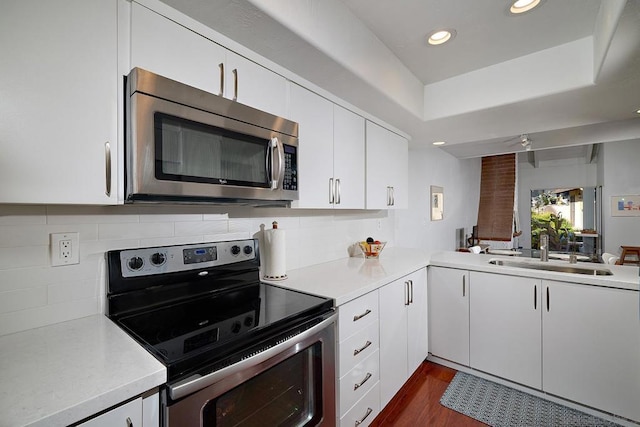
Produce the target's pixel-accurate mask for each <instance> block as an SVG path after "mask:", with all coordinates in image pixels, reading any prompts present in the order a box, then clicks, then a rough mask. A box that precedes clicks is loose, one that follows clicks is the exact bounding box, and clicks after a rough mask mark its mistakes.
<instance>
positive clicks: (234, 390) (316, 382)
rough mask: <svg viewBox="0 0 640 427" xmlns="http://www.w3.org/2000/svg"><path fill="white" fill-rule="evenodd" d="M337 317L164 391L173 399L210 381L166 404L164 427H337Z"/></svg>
mask: <svg viewBox="0 0 640 427" xmlns="http://www.w3.org/2000/svg"><path fill="white" fill-rule="evenodd" d="M336 319H337V315H335V314H334V315H332V316H331V317H329V318H328V319H326V320H324V321H323V322H321V323H319V324H318V325H316V326H314V327H313V328H311V329H309V330H307V331H305V332H303V333H301V334H299V335H298V336H296V337H293V338H291V339H289V340H287V341H285V342H283V343H280V344H277V345H275V346H273V347H271V348H269V349H268V350H266V351H264V352H262V353H259V354H257V355H255V356H252V357H250V358H248V359H245V360H243V361H242V362H239V363H237V364H235V365H232V366H229V367H227V368H224V369H222V370H220V371H216V372H214V373H213V374H211V377H209V376H205V377H200V378H194V379H191V380H188V381H182V382H181V383H180V384H177V385H175V386H173V387H172V386H171V385H169V388H168V390H166V391H165V392H166V393H169V395H171V396H173V397H174V399H175V398H176V397H177V396H182V395H183V394H184V393H185V392H189V391H191V390H192V389H193V388H198V387H200V385H202V383H205V384H206V383H211V384H210V385H207V386H206V387H205V388H202V389H200V390H198V391H195V392H193V393H192V394H189V395H187V396H186V397H183V398H182V399H180V400H178V401H176V402H174V403H172V404H168V405H167V406H166V408H165V413H164V415H165V425H166V426H169V427H177V426H181V427H182V426H184V427H191V426H193V427H195V426H198V427H214V426H216V427H224V426H260V427H262V426H324V425H326V426H333V425H335V424H336V368H335V364H336V362H335V358H336V355H335V334H336V332H335V329H336V326H335V324H336ZM212 382H213V383H212ZM166 400H168V399H166ZM165 403H166V402H165Z"/></svg>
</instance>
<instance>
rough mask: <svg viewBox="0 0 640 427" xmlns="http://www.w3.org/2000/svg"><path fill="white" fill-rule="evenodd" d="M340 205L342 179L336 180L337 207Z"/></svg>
mask: <svg viewBox="0 0 640 427" xmlns="http://www.w3.org/2000/svg"><path fill="white" fill-rule="evenodd" d="M339 204H340V179H336V205H339Z"/></svg>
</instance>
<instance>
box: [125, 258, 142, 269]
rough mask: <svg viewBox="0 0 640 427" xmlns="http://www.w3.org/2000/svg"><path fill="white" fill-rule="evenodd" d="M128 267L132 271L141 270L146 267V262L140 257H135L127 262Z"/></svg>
mask: <svg viewBox="0 0 640 427" xmlns="http://www.w3.org/2000/svg"><path fill="white" fill-rule="evenodd" d="M127 265H128V266H129V268H130V269H131V270H140V269H141V268H142V266H143V265H144V261H143V260H142V258H140V257H139V256H134V257H133V258H131V259H130V260H129V261H128V262H127Z"/></svg>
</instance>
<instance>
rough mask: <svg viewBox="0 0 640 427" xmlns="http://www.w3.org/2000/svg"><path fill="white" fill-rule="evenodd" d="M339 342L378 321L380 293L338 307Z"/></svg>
mask: <svg viewBox="0 0 640 427" xmlns="http://www.w3.org/2000/svg"><path fill="white" fill-rule="evenodd" d="M338 313H339V317H340V320H339V322H338V341H344V340H345V339H347V338H348V337H350V336H351V335H353V334H354V333H355V332H356V331H358V330H360V329H363V328H365V327H367V326H369V325H370V324H371V323H373V322H376V323H377V320H378V291H373V292H369V293H368V294H365V295H363V296H361V297H360V298H357V299H355V300H353V301H350V302H348V303H346V304H344V305H341V306H340V307H338Z"/></svg>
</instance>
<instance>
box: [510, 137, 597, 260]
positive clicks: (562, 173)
mask: <svg viewBox="0 0 640 427" xmlns="http://www.w3.org/2000/svg"><path fill="white" fill-rule="evenodd" d="M605 145H606V144H605ZM597 176H598V166H597V165H596V164H586V163H585V161H584V159H565V160H561V161H547V162H540V164H539V167H537V168H534V167H533V166H531V164H530V163H527V162H520V161H518V215H519V216H520V228H521V229H522V235H521V236H520V237H519V238H518V240H517V241H516V242H517V245H518V246H521V247H523V248H530V247H531V190H539V189H543V188H580V187H595V186H596V185H597Z"/></svg>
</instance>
